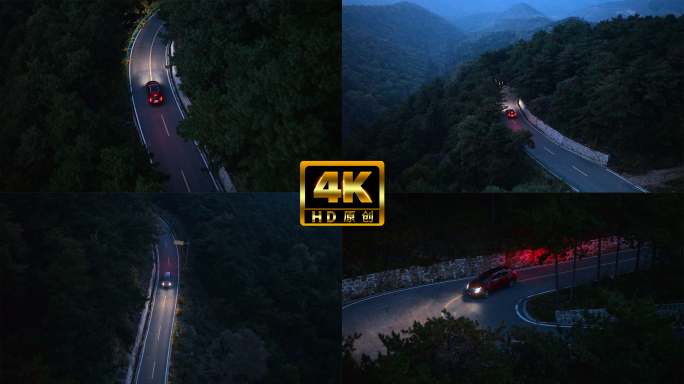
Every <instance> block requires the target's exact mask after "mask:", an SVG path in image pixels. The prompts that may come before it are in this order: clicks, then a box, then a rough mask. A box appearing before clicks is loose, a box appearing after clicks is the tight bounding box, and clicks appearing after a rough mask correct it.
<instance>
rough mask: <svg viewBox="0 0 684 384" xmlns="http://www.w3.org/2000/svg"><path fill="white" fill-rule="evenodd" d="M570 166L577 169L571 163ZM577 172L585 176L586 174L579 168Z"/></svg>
mask: <svg viewBox="0 0 684 384" xmlns="http://www.w3.org/2000/svg"><path fill="white" fill-rule="evenodd" d="M572 167H573V168H575V169H577V168H576V167H575V166H574V165H573V166H572ZM577 172H579V173H581V174H583V175H584V176H586V175H587V174H586V173H584V172H582V171H580V170H579V169H577Z"/></svg>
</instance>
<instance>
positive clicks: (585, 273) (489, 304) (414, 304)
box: [342, 248, 650, 359]
mask: <svg viewBox="0 0 684 384" xmlns="http://www.w3.org/2000/svg"><path fill="white" fill-rule="evenodd" d="M649 253H650V250H649V249H648V248H642V249H641V260H642V261H643V260H644V257H645V256H648V255H649ZM635 259H636V250H635V249H630V250H621V251H620V256H619V259H618V260H619V267H618V269H619V270H620V271H623V270H631V269H633V268H634V264H635ZM596 264H597V258H596V257H595V256H594V257H586V258H584V259H582V260H581V261H577V272H576V282H581V281H582V280H583V279H587V280H589V279H595V278H596ZM609 270H610V271H611V272H610V273H613V272H614V271H615V253H609V254H605V255H601V273H603V272H604V271H609ZM558 271H559V282H560V285H561V287H565V286H569V285H570V284H571V282H572V261H566V262H562V263H559V265H558ZM516 272H517V275H518V279H517V283H516V285H515V286H514V287H513V288H503V289H501V290H499V291H496V292H494V293H492V294H491V295H490V296H489V298H487V299H480V298H471V297H469V296H468V295H466V294H465V288H466V284H468V283H469V282H470V281H471V280H473V279H474V277H469V278H464V279H458V280H449V281H446V282H440V283H435V284H430V285H422V286H418V287H413V288H407V289H403V290H397V291H392V292H388V293H385V294H383V295H379V296H373V297H370V298H366V299H360V300H357V301H354V302H351V303H347V304H345V305H344V306H343V307H342V336H343V337H346V336H348V335H353V334H354V333H361V334H362V335H363V336H362V337H361V338H360V339H358V340H357V341H356V342H355V343H354V347H355V348H356V351H354V358H355V359H358V358H360V356H361V354H363V353H365V354H367V355H370V356H371V357H373V358H375V356H377V353H378V352H382V353H383V354H384V353H386V352H387V350H386V348H385V347H384V346H383V345H382V343H381V342H380V338H379V337H378V334H379V333H380V334H383V335H389V334H390V333H391V332H392V331H394V332H399V331H401V330H402V329H407V328H409V327H411V326H412V325H413V322H414V321H418V322H420V323H424V322H425V320H426V319H428V318H430V317H437V316H441V312H442V309H444V308H446V309H447V311H449V312H451V314H452V315H453V316H454V317H456V318H458V317H460V316H465V317H467V318H470V319H471V320H477V321H478V322H479V324H480V327H482V328H486V327H492V329H493V328H496V327H498V326H499V325H501V322H502V321H505V325H506V327H510V326H512V325H527V324H530V323H529V322H528V321H527V320H525V319H523V318H522V317H521V316H520V315H519V314H518V312H517V311H516V304H518V302H519V301H520V300H521V299H523V298H525V297H527V296H528V295H531V294H535V293H542V292H546V291H549V290H553V289H554V286H555V274H554V265H553V264H547V265H543V266H535V267H529V268H525V269H519V270H516ZM547 328H548V329H549V330H553V329H555V328H554V327H547Z"/></svg>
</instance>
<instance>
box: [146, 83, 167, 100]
mask: <svg viewBox="0 0 684 384" xmlns="http://www.w3.org/2000/svg"><path fill="white" fill-rule="evenodd" d="M145 88H147V99H148V100H149V101H150V104H161V102H162V100H164V98H163V97H162V91H161V85H159V83H158V82H156V81H148V82H147V84H145Z"/></svg>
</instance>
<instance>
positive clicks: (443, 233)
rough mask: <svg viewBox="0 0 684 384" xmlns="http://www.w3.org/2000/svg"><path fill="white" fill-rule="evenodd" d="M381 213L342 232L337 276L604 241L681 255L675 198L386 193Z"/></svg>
mask: <svg viewBox="0 0 684 384" xmlns="http://www.w3.org/2000/svg"><path fill="white" fill-rule="evenodd" d="M385 210H386V212H385V214H386V221H385V225H383V226H382V227H378V228H363V227H350V228H345V231H344V242H343V245H342V252H343V267H342V268H343V278H352V277H356V276H359V275H364V274H368V273H375V272H382V271H388V270H392V269H398V268H408V267H411V266H427V265H432V264H435V263H438V262H442V261H445V260H449V259H459V258H468V257H477V256H482V255H491V254H494V253H503V252H512V251H516V250H524V249H542V248H544V249H547V250H548V251H547V252H545V253H544V254H543V255H541V259H540V262H541V261H544V260H547V259H549V258H553V257H554V255H555V254H559V253H561V252H564V251H567V250H568V249H570V250H571V249H572V248H573V247H574V245H575V243H576V242H577V241H585V240H591V239H597V238H599V237H608V236H621V237H622V238H626V239H631V240H632V241H633V243H634V244H635V246H636V245H638V244H645V243H646V241H649V242H650V243H651V246H656V247H659V248H660V249H661V250H662V251H663V252H667V255H669V256H668V257H670V258H672V259H673V260H674V259H678V258H681V256H676V257H675V254H676V250H677V249H679V248H678V247H679V246H680V245H681V241H682V236H683V234H682V232H681V228H682V225H683V222H684V217H683V216H682V212H684V198H682V196H681V195H676V194H649V195H647V194H643V195H642V194H639V195H637V194H629V195H628V194H581V195H580V194H569V195H564V194H499V193H491V194H388V195H387V196H386V208H385ZM664 254H665V253H664ZM581 257H582V255H581V254H580V255H578V258H581ZM663 260H665V259H663ZM642 262H643V260H642ZM604 270H605V269H604Z"/></svg>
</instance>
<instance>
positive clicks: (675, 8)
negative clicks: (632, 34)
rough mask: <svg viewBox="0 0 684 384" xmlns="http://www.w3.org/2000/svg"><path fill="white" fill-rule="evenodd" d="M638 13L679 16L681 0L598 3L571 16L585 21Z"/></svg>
mask: <svg viewBox="0 0 684 384" xmlns="http://www.w3.org/2000/svg"><path fill="white" fill-rule="evenodd" d="M634 14H639V15H640V16H666V15H669V14H673V15H675V17H679V16H681V15H682V14H684V1H682V0H626V1H617V2H612V3H604V4H599V5H596V6H593V7H590V8H586V9H582V10H580V11H575V12H572V13H571V15H572V16H577V17H582V18H584V19H585V20H587V21H593V22H598V21H601V20H610V18H612V17H617V16H618V15H622V17H628V16H632V15H634Z"/></svg>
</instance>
